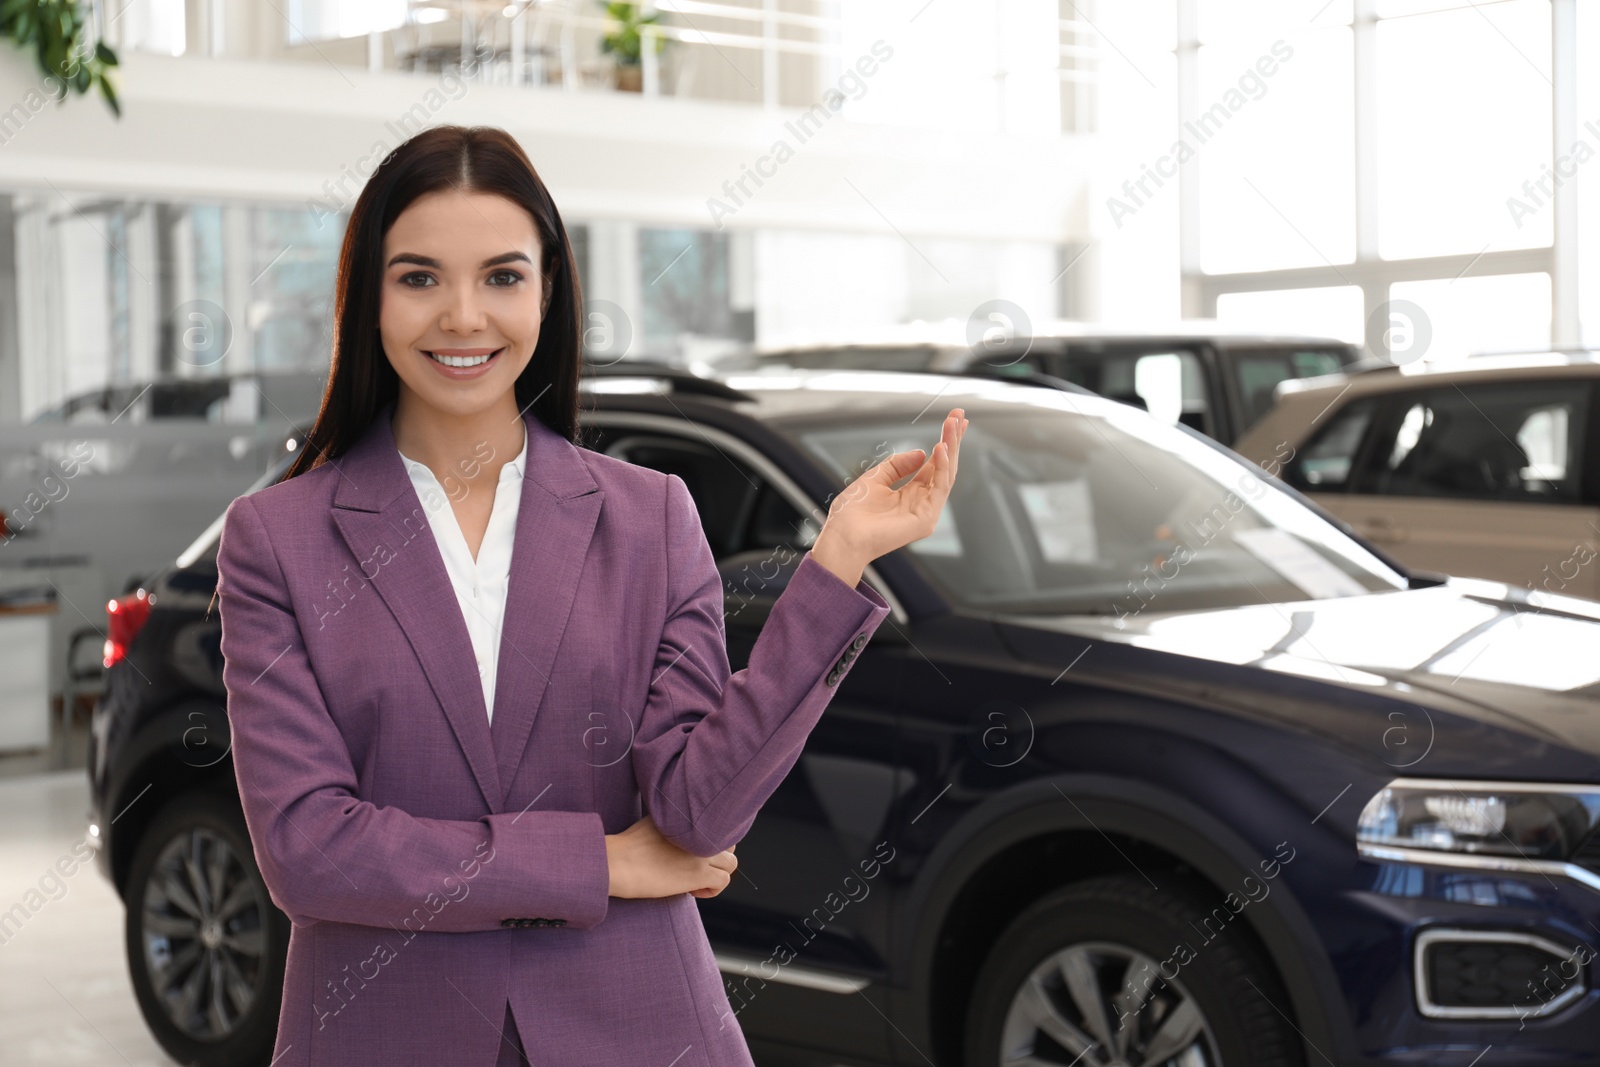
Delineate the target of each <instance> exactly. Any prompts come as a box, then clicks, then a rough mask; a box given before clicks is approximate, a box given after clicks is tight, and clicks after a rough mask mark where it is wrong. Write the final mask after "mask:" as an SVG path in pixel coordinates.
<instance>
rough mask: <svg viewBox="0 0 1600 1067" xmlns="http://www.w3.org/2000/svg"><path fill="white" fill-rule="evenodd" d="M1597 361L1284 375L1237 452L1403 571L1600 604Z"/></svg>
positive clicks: (1570, 358)
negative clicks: (1379, 550)
mask: <svg viewBox="0 0 1600 1067" xmlns="http://www.w3.org/2000/svg"><path fill="white" fill-rule="evenodd" d="M1597 401H1600V353H1544V354H1538V355H1522V356H1475V357H1472V358H1470V359H1467V360H1465V361H1461V362H1456V363H1452V364H1449V365H1439V366H1425V365H1424V366H1418V367H1410V366H1408V367H1404V368H1393V367H1387V368H1384V369H1381V370H1370V371H1366V372H1364V373H1360V374H1355V375H1349V376H1346V375H1328V376H1325V377H1321V378H1308V379H1302V380H1300V381H1288V382H1285V383H1284V384H1283V385H1282V386H1281V387H1280V388H1279V392H1278V400H1277V403H1276V404H1275V405H1274V406H1273V408H1272V410H1271V411H1269V412H1268V413H1267V415H1266V416H1265V417H1263V418H1262V419H1261V421H1259V422H1258V423H1256V425H1255V426H1253V427H1252V428H1251V429H1250V431H1249V432H1248V433H1246V434H1245V436H1244V437H1242V438H1241V439H1240V440H1239V441H1238V442H1236V443H1235V444H1234V446H1233V448H1234V450H1235V451H1236V452H1238V453H1239V454H1241V455H1243V456H1245V457H1246V458H1248V459H1250V460H1252V461H1254V462H1256V463H1258V464H1260V465H1262V466H1263V467H1265V468H1266V469H1267V470H1268V471H1269V472H1271V473H1273V474H1276V475H1278V476H1279V477H1281V478H1282V479H1283V480H1284V481H1286V482H1288V483H1289V484H1290V485H1292V486H1294V487H1295V488H1296V489H1298V490H1300V491H1301V492H1303V493H1305V494H1307V495H1308V496H1310V497H1311V498H1312V499H1313V500H1315V501H1316V502H1317V503H1318V504H1321V505H1322V506H1323V507H1324V508H1326V509H1327V510H1329V511H1330V512H1332V513H1333V514H1334V515H1336V516H1338V517H1339V518H1341V519H1343V520H1344V521H1345V522H1347V523H1349V524H1350V526H1351V527H1352V528H1353V529H1354V530H1355V531H1356V532H1357V533H1358V534H1361V535H1363V536H1365V537H1367V538H1368V539H1370V540H1371V541H1373V542H1374V543H1376V544H1377V545H1378V546H1379V547H1381V548H1383V549H1385V550H1386V551H1388V552H1389V553H1390V554H1391V555H1393V556H1394V557H1395V558H1397V559H1399V560H1400V561H1401V562H1402V563H1405V564H1407V565H1408V566H1410V567H1414V568H1418V569H1422V570H1430V571H1440V572H1443V573H1446V574H1456V575H1464V576H1469V577H1474V578H1487V579H1491V580H1493V581H1498V582H1505V583H1508V584H1511V585H1516V586H1523V587H1525V588H1528V589H1534V590H1544V591H1547V592H1551V593H1564V594H1569V595H1575V596H1582V597H1589V598H1591V599H1600V562H1596V560H1595V557H1596V554H1597V552H1600V463H1597V456H1596V449H1597V448H1600V433H1596V429H1597V428H1600V412H1597V408H1596V403H1597Z"/></svg>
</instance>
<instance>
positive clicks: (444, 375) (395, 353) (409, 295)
mask: <svg viewBox="0 0 1600 1067" xmlns="http://www.w3.org/2000/svg"><path fill="white" fill-rule="evenodd" d="M540 251H541V249H540V244H539V234H538V230H537V228H536V227H535V225H534V221H533V217H532V216H531V215H529V214H528V212H527V211H525V210H524V209H523V208H522V207H520V206H518V205H517V204H515V203H513V202H512V201H510V200H507V199H505V198H504V197H501V196H496V195H494V194H492V193H459V192H456V191H454V190H451V191H449V192H441V193H430V194H428V195H426V196H422V197H418V198H417V199H416V200H414V201H413V202H412V203H411V204H410V206H408V207H407V208H406V209H405V210H404V211H403V212H401V213H400V215H399V217H398V218H396V219H395V221H394V225H392V226H391V227H390V228H389V232H388V234H387V235H385V237H384V239H383V287H382V290H381V296H380V301H379V311H378V332H379V335H380V336H381V337H382V340H383V351H384V354H385V355H387V356H388V357H389V363H390V364H391V365H392V366H393V367H394V369H395V373H396V374H398V375H400V381H401V383H402V389H404V388H410V389H411V390H412V392H414V393H415V394H416V397H417V399H419V400H421V401H422V402H423V403H425V404H427V405H428V406H429V407H433V408H438V409H440V410H442V411H447V412H449V413H451V414H454V415H470V414H474V413H476V412H479V411H483V410H485V409H487V408H489V407H491V406H493V405H494V404H496V403H497V402H498V401H500V399H501V398H502V397H503V396H504V395H505V394H506V393H508V392H510V391H511V389H512V386H513V384H514V383H515V382H516V379H517V375H519V374H521V373H522V369H523V368H524V367H526V366H527V365H528V361H529V360H530V359H531V358H532V357H533V349H534V346H535V345H536V344H538V341H539V324H540V320H541V318H542V316H543V304H544V298H545V289H546V284H547V283H546V280H545V279H544V278H543V276H542V275H541V273H540V270H539V263H540ZM485 355H488V356H490V357H491V358H490V359H489V360H488V361H487V363H485V362H483V361H482V359H481V357H482V356H485ZM437 356H444V357H447V358H448V357H454V358H449V362H450V363H455V364H476V365H475V366H471V365H468V366H454V367H452V366H448V365H446V363H445V362H444V361H442V360H440V359H437V358H436V357H437Z"/></svg>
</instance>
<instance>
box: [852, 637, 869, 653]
mask: <svg viewBox="0 0 1600 1067" xmlns="http://www.w3.org/2000/svg"><path fill="white" fill-rule="evenodd" d="M866 643H867V635H866V634H857V635H856V639H855V640H854V641H851V642H850V647H851V648H854V649H857V650H860V648H861V646H863V645H865V644H866Z"/></svg>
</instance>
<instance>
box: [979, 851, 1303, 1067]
mask: <svg viewBox="0 0 1600 1067" xmlns="http://www.w3.org/2000/svg"><path fill="white" fill-rule="evenodd" d="M1163 881H1164V883H1165V882H1166V881H1167V880H1166V879H1164V880H1163ZM1213 892H1215V891H1213ZM1234 899H1235V900H1238V899H1242V898H1237V897H1236V898H1234ZM1244 906H1245V907H1248V906H1249V905H1248V904H1246V905H1244ZM1220 908H1221V911H1222V913H1223V914H1224V915H1227V916H1229V919H1228V920H1227V921H1219V919H1218V918H1216V917H1215V916H1216V912H1214V911H1209V910H1208V909H1207V908H1206V907H1205V906H1204V905H1202V904H1200V903H1199V897H1198V896H1197V895H1196V893H1195V892H1194V891H1193V890H1181V889H1178V888H1176V886H1175V885H1172V886H1169V887H1168V888H1164V889H1157V888H1155V887H1153V886H1152V885H1151V884H1150V883H1149V882H1148V881H1146V880H1144V879H1143V878H1136V877H1131V876H1129V877H1124V876H1120V875H1118V876H1109V877H1101V878H1094V879H1090V880H1086V881H1083V882H1079V883H1075V884H1073V885H1070V886H1067V887H1065V888H1063V889H1059V890H1056V891H1055V892H1052V893H1050V894H1048V895H1046V896H1045V897H1043V898H1041V899H1039V900H1038V901H1036V902H1034V903H1033V904H1032V905H1030V906H1029V907H1028V908H1027V909H1026V910H1024V911H1023V913H1022V914H1021V915H1019V916H1018V917H1017V918H1016V920H1014V921H1013V922H1012V923H1011V924H1010V925H1009V926H1008V927H1007V928H1006V929H1005V931H1004V932H1003V933H1002V934H1001V935H1000V937H999V939H998V940H997V941H996V942H995V946H994V948H993V949H992V950H991V951H990V953H989V955H988V958H987V959H986V960H985V961H984V963H983V965H982V967H981V969H980V970H979V973H978V978H977V984H976V986H975V989H974V993H973V996H972V998H971V1000H970V1002H969V1011H968V1018H967V1027H966V1038H965V1046H966V1048H965V1059H964V1063H965V1065H966V1067H1012V1065H1027V1067H1047V1065H1053V1064H1062V1065H1066V1064H1071V1063H1077V1064H1078V1065H1079V1067H1105V1065H1107V1064H1112V1063H1116V1064H1128V1065H1132V1067H1140V1065H1151V1067H1153V1065H1157V1064H1171V1065H1173V1067H1224V1065H1225V1067H1301V1065H1302V1064H1303V1063H1304V1050H1303V1048H1302V1047H1301V1045H1300V1041H1299V1038H1298V1036H1297V1034H1296V1033H1295V1031H1294V1029H1293V1028H1292V1027H1291V1025H1290V1023H1289V1020H1288V1019H1286V1018H1285V1017H1284V1015H1283V1014H1280V1010H1279V1009H1280V1008H1282V1009H1284V1010H1287V998H1286V996H1285V995H1284V993H1283V991H1282V986H1281V984H1280V983H1279V981H1278V979H1277V977H1276V974H1275V972H1274V971H1273V969H1272V968H1271V967H1270V966H1269V965H1268V964H1267V963H1266V961H1265V960H1264V959H1262V957H1261V953H1260V951H1259V950H1258V949H1257V948H1256V947H1255V946H1254V944H1252V943H1251V941H1250V939H1249V938H1247V937H1245V936H1243V931H1242V930H1241V929H1240V927H1239V924H1240V923H1242V922H1244V921H1245V920H1244V919H1243V917H1242V914H1240V913H1235V912H1233V911H1231V910H1230V909H1229V908H1228V907H1227V905H1226V904H1222V905H1220ZM1208 917H1210V918H1211V924H1210V926H1209V927H1208V926H1205V921H1206V919H1207V918H1208ZM1206 933H1209V934H1210V939H1209V940H1206V939H1205V934H1206ZM1181 946H1187V948H1188V952H1184V951H1183V948H1182V947H1181ZM1130 989H1131V990H1132V995H1131V996H1130V994H1129V990H1130ZM1108 1046H1109V1048H1108ZM1108 1053H1109V1054H1108Z"/></svg>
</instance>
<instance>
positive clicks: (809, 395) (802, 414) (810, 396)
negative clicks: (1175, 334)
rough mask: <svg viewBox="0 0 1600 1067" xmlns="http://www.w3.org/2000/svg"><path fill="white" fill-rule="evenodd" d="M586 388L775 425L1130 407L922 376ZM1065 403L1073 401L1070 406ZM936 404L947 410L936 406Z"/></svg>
mask: <svg viewBox="0 0 1600 1067" xmlns="http://www.w3.org/2000/svg"><path fill="white" fill-rule="evenodd" d="M580 386H581V387H582V388H583V389H584V390H585V391H586V392H588V393H591V394H594V395H596V396H597V398H598V397H605V398H606V400H605V401H604V402H602V404H601V406H602V407H603V408H612V409H615V408H627V407H628V406H630V405H629V403H628V401H627V399H626V398H627V397H629V396H662V395H671V394H674V393H681V394H684V395H688V396H693V397H694V398H695V399H696V400H697V401H699V402H704V403H712V404H717V405H720V406H724V407H726V408H728V409H730V410H733V411H736V412H738V413H739V414H742V415H745V416H747V417H750V418H753V419H756V420H757V421H760V422H763V423H770V424H781V423H785V422H789V421H794V422H810V421H829V420H831V419H834V418H843V419H848V418H851V417H855V416H861V415H873V414H878V415H884V416H887V417H890V418H900V417H904V416H906V415H907V414H908V413H909V414H910V415H911V416H912V417H919V416H920V413H921V412H924V411H926V412H929V413H931V414H933V417H932V418H930V419H929V422H928V425H929V426H930V427H937V426H938V424H939V420H940V419H942V418H943V416H944V415H945V413H946V412H948V411H949V409H950V408H953V407H961V406H963V405H982V406H989V405H991V404H994V405H1005V404H1012V405H1014V404H1017V403H1023V404H1030V405H1031V406H1034V407H1039V408H1059V407H1063V406H1065V407H1068V408H1069V409H1072V410H1084V411H1089V410H1100V405H1106V406H1109V407H1111V408H1114V409H1115V410H1118V411H1121V410H1123V409H1125V408H1127V407H1128V406H1127V405H1125V404H1118V403H1116V402H1115V401H1112V400H1107V399H1105V398H1104V397H1101V396H1098V395H1097V394H1095V393H1093V392H1091V391H1089V390H1087V389H1083V388H1081V387H1078V386H1068V385H1067V383H1060V384H1059V385H1051V386H1042V385H1038V384H1029V383H1027V382H1022V381H1009V380H1004V379H996V378H988V377H966V376H963V375H951V374H940V373H935V372H922V371H879V370H857V369H844V370H833V369H815V370H814V369H795V370H792V371H788V372H786V373H782V374H774V373H771V372H770V371H769V372H763V373H756V372H751V373H749V374H743V373H738V372H728V373H726V374H720V375H718V376H716V377H715V378H701V377H699V376H696V375H692V374H689V373H687V372H683V371H677V370H672V369H667V368H662V369H660V370H653V369H652V368H639V372H638V373H629V372H628V371H627V370H625V369H624V368H623V367H619V366H613V367H608V368H606V370H605V373H603V374H599V375H592V376H585V377H584V378H582V379H581V380H580ZM1057 398H1065V400H1066V401H1067V402H1066V403H1065V404H1063V403H1062V400H1061V399H1057ZM935 403H938V404H939V405H940V406H939V407H938V408H935V407H934V404H935ZM1128 410H1137V409H1131V408H1129V409H1128Z"/></svg>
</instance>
